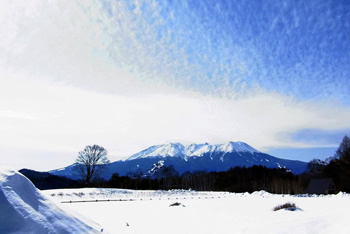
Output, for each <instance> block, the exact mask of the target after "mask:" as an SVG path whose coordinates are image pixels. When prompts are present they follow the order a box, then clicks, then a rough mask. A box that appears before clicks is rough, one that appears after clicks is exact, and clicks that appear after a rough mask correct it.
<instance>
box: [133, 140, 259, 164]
mask: <svg viewBox="0 0 350 234" xmlns="http://www.w3.org/2000/svg"><path fill="white" fill-rule="evenodd" d="M214 152H220V153H232V152H244V153H258V152H259V151H257V150H256V149H254V148H253V147H251V146H250V145H248V144H246V143H244V142H240V141H238V142H232V141H230V142H228V143H226V144H218V145H211V144H208V143H205V144H191V145H186V146H185V145H182V144H180V143H168V144H164V145H155V146H151V147H149V148H147V149H145V150H143V151H141V152H139V153H136V154H134V155H132V156H131V157H129V158H127V159H126V160H134V159H140V158H150V157H178V158H182V159H184V160H186V159H187V158H188V157H193V156H196V157H200V156H203V155H204V154H206V153H214Z"/></svg>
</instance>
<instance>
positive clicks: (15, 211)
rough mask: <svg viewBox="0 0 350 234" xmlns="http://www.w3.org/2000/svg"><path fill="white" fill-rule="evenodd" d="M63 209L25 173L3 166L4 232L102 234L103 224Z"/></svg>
mask: <svg viewBox="0 0 350 234" xmlns="http://www.w3.org/2000/svg"><path fill="white" fill-rule="evenodd" d="M60 206H61V204H56V203H55V202H54V201H52V200H51V199H48V198H47V197H46V196H45V195H43V194H42V193H41V192H40V191H39V190H38V189H37V188H35V186H34V185H33V184H32V183H31V182H30V181H29V180H28V179H27V178H26V177H25V176H23V175H22V174H20V173H18V172H15V171H14V170H12V169H9V168H3V167H0V233H35V234H36V233H59V234H61V233H99V231H97V230H100V226H99V225H97V224H96V223H94V222H92V221H88V220H87V219H86V218H85V217H82V216H80V215H78V214H76V213H75V212H73V211H64V210H63V209H61V208H60ZM66 209H67V208H66ZM78 217H79V218H78Z"/></svg>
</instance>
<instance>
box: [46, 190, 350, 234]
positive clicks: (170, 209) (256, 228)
mask: <svg viewBox="0 0 350 234" xmlns="http://www.w3.org/2000/svg"><path fill="white" fill-rule="evenodd" d="M44 193H45V194H46V195H47V196H50V197H52V199H55V200H56V201H66V202H68V203H63V204H64V205H65V206H67V207H69V208H70V209H73V210H75V211H76V212H79V213H81V214H84V215H86V216H87V217H88V218H90V219H93V220H94V221H96V222H98V223H99V224H101V225H102V226H103V227H104V228H106V229H108V230H109V232H108V233H134V234H139V233H143V234H147V233H152V234H158V233H159V234H164V233H167V234H179V233H189V234H209V233H211V234H214V233H220V234H225V233H227V234H235V233H247V234H253V233H254V234H255V233H262V234H265V233H266V234H268V233H269V234H270V233H274V234H282V233H284V234H291V233H298V234H309V233H316V234H318V233H320V234H326V233H340V234H345V233H346V234H348V233H350V225H349V224H348V218H349V217H350V211H349V209H348V207H349V205H350V195H349V194H346V193H339V194H337V195H327V196H316V195H299V196H291V195H274V194H270V193H267V192H265V191H257V192H254V193H251V194H249V193H228V192H196V191H191V190H190V191H188V190H171V191H135V190H124V189H97V188H85V189H59V190H46V191H44ZM96 200H98V202H96ZM108 200H109V201H108ZM120 200H121V201H120ZM69 201H72V202H69ZM74 201H75V202H74ZM82 201H85V202H82ZM92 201H94V202H92ZM175 202H179V203H181V205H179V206H170V205H171V204H173V203H175ZM286 202H292V203H295V204H296V206H297V207H298V208H299V209H297V210H296V211H289V210H279V211H273V208H274V207H276V206H277V205H281V204H284V203H286Z"/></svg>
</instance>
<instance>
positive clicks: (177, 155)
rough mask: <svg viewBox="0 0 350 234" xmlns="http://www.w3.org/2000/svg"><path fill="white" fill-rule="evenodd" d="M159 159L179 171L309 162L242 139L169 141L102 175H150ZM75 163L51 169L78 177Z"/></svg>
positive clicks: (301, 166) (294, 167)
mask: <svg viewBox="0 0 350 234" xmlns="http://www.w3.org/2000/svg"><path fill="white" fill-rule="evenodd" d="M160 162H161V165H162V166H166V167H169V166H172V167H174V169H175V170H176V171H177V172H178V173H180V174H182V173H185V172H187V171H189V172H194V171H208V172H209V171H217V172H219V171H226V170H228V169H230V168H233V167H237V166H239V167H252V166H254V165H261V166H265V167H268V168H286V169H287V170H290V171H291V172H293V173H294V174H301V173H303V172H304V171H305V170H306V166H307V163H306V162H302V161H297V160H288V159H281V158H277V157H274V156H271V155H269V154H265V153H262V152H260V151H258V150H256V149H255V148H253V147H252V146H250V145H248V144H247V143H244V142H241V141H237V142H232V141H230V142H228V143H226V144H216V145H211V144H209V143H204V144H189V145H183V144H181V143H167V144H162V145H154V146H150V147H148V148H146V149H144V150H142V151H140V152H138V153H136V154H133V155H131V156H130V157H127V158H125V159H123V160H119V161H115V162H112V163H109V164H107V165H106V167H105V169H104V171H103V173H102V174H101V175H100V176H101V177H102V178H104V179H109V178H110V177H111V176H112V174H113V173H118V174H119V175H121V176H135V175H137V176H150V174H149V171H150V170H152V168H154V165H155V164H159V163H160ZM75 166H76V165H75V164H72V165H69V166H67V167H65V168H60V169H56V170H52V171H49V172H50V173H52V174H54V175H58V176H65V177H68V178H71V179H79V175H77V174H75Z"/></svg>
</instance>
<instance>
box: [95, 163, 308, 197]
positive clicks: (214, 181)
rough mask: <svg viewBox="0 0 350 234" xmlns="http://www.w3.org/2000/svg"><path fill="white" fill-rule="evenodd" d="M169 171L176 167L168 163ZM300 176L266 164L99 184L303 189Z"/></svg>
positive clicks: (115, 179) (123, 178)
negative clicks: (222, 170)
mask: <svg viewBox="0 0 350 234" xmlns="http://www.w3.org/2000/svg"><path fill="white" fill-rule="evenodd" d="M163 169H164V170H166V171H173V168H172V167H171V166H170V167H165V168H163ZM300 178H301V177H300V176H295V175H293V174H292V173H291V172H288V171H287V170H286V169H284V168H281V169H272V168H266V167H263V166H253V167H250V168H244V167H243V168H242V167H235V168H232V169H230V170H228V171H225V172H203V171H198V172H193V173H191V172H186V173H184V174H182V175H177V174H176V173H175V174H171V175H167V174H165V175H164V174H162V173H158V174H156V175H153V176H152V177H129V176H119V175H118V174H117V173H116V174H114V175H113V176H112V178H111V179H110V180H109V181H105V182H100V183H99V185H100V186H103V187H110V188H124V189H144V190H147V189H152V190H158V189H163V190H169V189H193V190H197V191H229V192H253V191H258V190H265V191H268V192H271V193H290V194H295V193H303V192H304V190H305V186H303V183H302V182H301V179H300Z"/></svg>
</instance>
